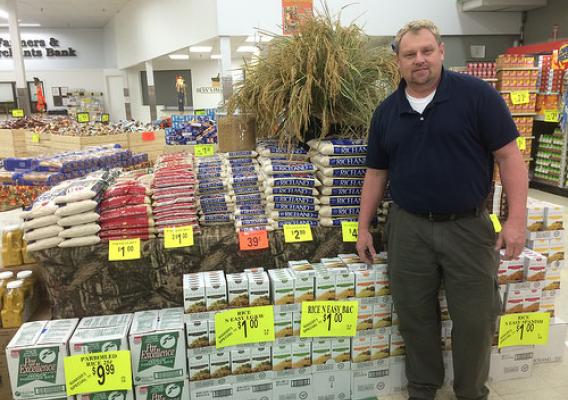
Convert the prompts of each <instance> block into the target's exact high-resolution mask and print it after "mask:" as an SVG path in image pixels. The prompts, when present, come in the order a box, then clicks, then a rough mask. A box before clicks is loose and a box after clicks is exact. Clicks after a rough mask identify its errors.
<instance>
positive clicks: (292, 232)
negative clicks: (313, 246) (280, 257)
mask: <svg viewBox="0 0 568 400" xmlns="http://www.w3.org/2000/svg"><path fill="white" fill-rule="evenodd" d="M312 240H314V238H313V237H312V228H310V224H285V225H284V242H286V243H300V242H311V241H312Z"/></svg>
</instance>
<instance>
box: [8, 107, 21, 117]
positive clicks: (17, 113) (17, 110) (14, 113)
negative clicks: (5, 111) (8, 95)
mask: <svg viewBox="0 0 568 400" xmlns="http://www.w3.org/2000/svg"><path fill="white" fill-rule="evenodd" d="M11 112H12V117H13V118H24V110H22V109H21V108H13V109H12V111H11Z"/></svg>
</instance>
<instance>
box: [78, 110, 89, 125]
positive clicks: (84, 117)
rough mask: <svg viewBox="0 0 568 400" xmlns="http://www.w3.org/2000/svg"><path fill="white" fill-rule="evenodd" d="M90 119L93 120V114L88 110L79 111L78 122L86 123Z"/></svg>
mask: <svg viewBox="0 0 568 400" xmlns="http://www.w3.org/2000/svg"><path fill="white" fill-rule="evenodd" d="M90 120H91V116H90V115H89V113H88V112H80V113H77V122H80V123H82V124H84V123H87V122H89V121H90Z"/></svg>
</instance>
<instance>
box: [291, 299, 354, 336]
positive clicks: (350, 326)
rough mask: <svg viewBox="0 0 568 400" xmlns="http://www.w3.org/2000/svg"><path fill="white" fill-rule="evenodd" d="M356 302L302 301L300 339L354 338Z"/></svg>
mask: <svg viewBox="0 0 568 400" xmlns="http://www.w3.org/2000/svg"><path fill="white" fill-rule="evenodd" d="M358 310H359V303H357V302H356V301H304V302H303V303H302V319H301V321H300V337H326V336H332V337H333V336H355V334H356V333H357V313H358Z"/></svg>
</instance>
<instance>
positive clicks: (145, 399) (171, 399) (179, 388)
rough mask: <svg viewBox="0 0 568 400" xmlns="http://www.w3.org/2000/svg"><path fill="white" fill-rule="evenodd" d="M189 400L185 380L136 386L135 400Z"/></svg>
mask: <svg viewBox="0 0 568 400" xmlns="http://www.w3.org/2000/svg"><path fill="white" fill-rule="evenodd" d="M185 399H189V382H188V381H187V380H179V381H171V382H164V383H154V384H150V385H142V386H136V400H185Z"/></svg>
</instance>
